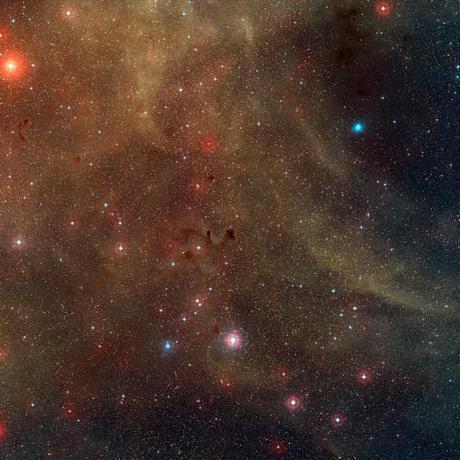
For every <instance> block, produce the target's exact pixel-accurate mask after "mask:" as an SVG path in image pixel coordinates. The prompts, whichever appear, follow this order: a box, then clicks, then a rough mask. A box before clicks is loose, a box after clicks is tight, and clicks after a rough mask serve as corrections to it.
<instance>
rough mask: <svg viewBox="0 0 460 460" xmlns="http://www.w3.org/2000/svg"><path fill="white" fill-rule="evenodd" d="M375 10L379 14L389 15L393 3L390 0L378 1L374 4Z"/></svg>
mask: <svg viewBox="0 0 460 460" xmlns="http://www.w3.org/2000/svg"><path fill="white" fill-rule="evenodd" d="M375 11H376V13H377V14H378V15H379V16H383V17H385V16H390V14H391V13H392V11H393V5H392V4H391V2H387V1H380V2H377V3H376V4H375Z"/></svg>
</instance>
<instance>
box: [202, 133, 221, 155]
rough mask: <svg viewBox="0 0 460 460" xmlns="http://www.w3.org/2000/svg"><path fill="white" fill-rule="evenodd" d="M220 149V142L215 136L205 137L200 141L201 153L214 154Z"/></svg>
mask: <svg viewBox="0 0 460 460" xmlns="http://www.w3.org/2000/svg"><path fill="white" fill-rule="evenodd" d="M218 147H219V141H218V140H217V139H216V138H215V137H214V136H204V137H203V138H202V139H201V141H200V148H201V151H202V152H204V153H214V152H215V151H216V150H217V149H218Z"/></svg>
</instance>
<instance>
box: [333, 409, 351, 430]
mask: <svg viewBox="0 0 460 460" xmlns="http://www.w3.org/2000/svg"><path fill="white" fill-rule="evenodd" d="M330 422H331V425H332V426H333V427H334V428H343V427H344V426H345V423H346V422H347V417H346V416H345V415H344V414H342V413H341V412H336V413H335V414H332V415H331V418H330Z"/></svg>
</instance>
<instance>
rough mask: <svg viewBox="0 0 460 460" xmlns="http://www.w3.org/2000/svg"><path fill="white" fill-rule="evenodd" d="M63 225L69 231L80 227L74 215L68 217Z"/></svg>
mask: <svg viewBox="0 0 460 460" xmlns="http://www.w3.org/2000/svg"><path fill="white" fill-rule="evenodd" d="M65 226H66V228H67V230H68V231H69V232H73V231H75V230H77V228H79V227H80V221H79V220H78V219H77V218H76V217H69V219H68V220H67V222H66V225H65Z"/></svg>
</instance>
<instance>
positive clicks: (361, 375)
mask: <svg viewBox="0 0 460 460" xmlns="http://www.w3.org/2000/svg"><path fill="white" fill-rule="evenodd" d="M372 378H373V374H372V372H371V371H370V370H369V369H360V370H359V371H358V372H357V373H356V381H357V382H358V383H359V384H360V385H368V384H369V383H371V382H372Z"/></svg>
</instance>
